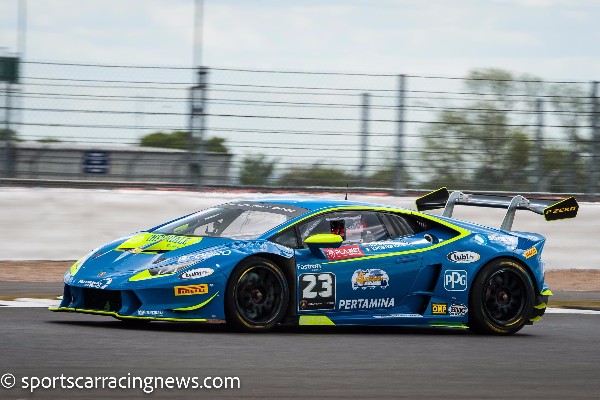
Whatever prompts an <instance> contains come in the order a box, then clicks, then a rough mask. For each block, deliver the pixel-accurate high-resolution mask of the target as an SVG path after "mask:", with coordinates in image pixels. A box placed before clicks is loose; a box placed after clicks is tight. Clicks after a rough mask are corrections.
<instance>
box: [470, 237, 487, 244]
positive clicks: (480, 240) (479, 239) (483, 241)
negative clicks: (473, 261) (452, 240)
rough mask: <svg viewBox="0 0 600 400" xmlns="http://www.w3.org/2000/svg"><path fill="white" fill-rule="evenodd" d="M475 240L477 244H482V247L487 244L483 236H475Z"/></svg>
mask: <svg viewBox="0 0 600 400" xmlns="http://www.w3.org/2000/svg"><path fill="white" fill-rule="evenodd" d="M473 240H474V241H475V242H476V243H477V244H480V245H482V246H483V245H484V244H485V238H484V237H483V236H481V235H475V236H473Z"/></svg>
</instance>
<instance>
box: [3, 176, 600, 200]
mask: <svg viewBox="0 0 600 400" xmlns="http://www.w3.org/2000/svg"><path fill="white" fill-rule="evenodd" d="M0 187H30V188H31V187H44V188H73V189H141V190H174V191H176V190H185V191H195V190H198V189H197V186H196V184H195V183H165V182H126V181H91V180H71V179H69V180H58V179H18V178H0ZM201 191H203V192H212V191H214V192H230V193H236V192H238V193H248V192H256V193H305V194H325V193H327V194H329V193H340V194H345V193H360V194H365V195H369V194H371V195H376V196H395V197H420V196H422V195H424V194H426V193H429V192H430V191H431V190H430V189H404V190H402V191H401V192H400V193H398V192H397V191H395V190H394V189H390V188H370V187H369V188H365V187H348V188H345V187H328V186H304V187H295V186H253V185H206V186H204V187H203V188H202V189H201ZM464 192H465V193H468V194H469V193H470V194H479V195H489V196H516V195H522V196H525V197H527V198H531V199H559V198H565V197H569V196H575V197H576V198H577V200H578V201H583V202H600V193H592V194H589V193H550V192H525V193H521V192H507V191H504V192H501V191H468V190H465V191H464Z"/></svg>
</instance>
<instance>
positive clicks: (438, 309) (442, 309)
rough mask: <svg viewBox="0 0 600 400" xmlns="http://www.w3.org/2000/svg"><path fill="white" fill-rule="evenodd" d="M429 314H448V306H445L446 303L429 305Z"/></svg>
mask: <svg viewBox="0 0 600 400" xmlns="http://www.w3.org/2000/svg"><path fill="white" fill-rule="evenodd" d="M431 313H432V314H433V315H446V314H448V304H446V303H431Z"/></svg>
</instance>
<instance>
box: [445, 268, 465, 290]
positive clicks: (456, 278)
mask: <svg viewBox="0 0 600 400" xmlns="http://www.w3.org/2000/svg"><path fill="white" fill-rule="evenodd" d="M444 289H446V290H447V291H449V292H464V291H465V290H467V271H465V270H455V269H449V270H446V271H444Z"/></svg>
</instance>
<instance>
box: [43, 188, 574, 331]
mask: <svg viewBox="0 0 600 400" xmlns="http://www.w3.org/2000/svg"><path fill="white" fill-rule="evenodd" d="M416 203H417V209H418V210H419V211H411V210H407V209H402V208H396V207H388V206H382V205H376V204H368V203H362V202H351V201H343V200H342V201H339V200H324V199H302V198H294V199H282V198H275V199H259V200H253V201H250V200H243V201H236V202H230V203H227V204H224V205H221V206H218V207H215V208H210V209H207V210H203V211H200V212H196V213H193V214H190V215H187V216H184V217H182V218H179V219H176V220H173V221H170V222H167V223H165V224H163V225H159V226H157V227H155V228H152V229H149V230H147V231H143V232H140V233H136V234H133V235H131V236H128V237H124V238H120V239H117V240H115V241H113V242H111V243H108V244H106V245H104V246H102V247H99V248H97V249H95V250H93V251H92V252H90V253H89V254H88V255H86V256H85V257H83V258H81V259H80V260H78V261H77V262H75V263H74V264H73V266H72V267H71V268H70V269H69V270H68V271H67V272H66V273H65V277H64V283H65V285H64V294H63V299H62V302H61V303H60V305H59V306H58V307H57V308H52V309H51V310H52V311H66V312H78V313H88V314H101V315H109V316H113V317H116V318H118V319H121V320H126V321H127V320H134V321H194V322H206V323H227V324H229V325H230V326H232V327H233V328H234V329H237V330H243V331H264V330H269V329H270V328H272V327H274V326H275V325H277V324H280V323H284V324H299V325H371V326H374V325H379V326H383V325H385V326H392V325H394V326H400V325H401V326H444V327H464V328H469V329H471V330H473V331H475V332H479V333H489V334H512V333H515V332H517V331H518V330H520V329H521V328H522V327H523V326H524V325H527V324H531V323H533V322H536V321H538V320H539V319H540V318H541V317H542V315H543V314H544V311H545V309H546V306H547V303H548V296H549V295H551V294H552V293H551V292H550V289H549V288H548V286H547V285H546V284H545V283H544V263H543V261H542V260H541V254H542V248H543V246H544V243H545V238H544V237H542V236H541V235H538V234H535V233H526V232H514V231H511V228H512V222H513V218H514V215H515V212H516V210H518V209H520V210H530V211H533V212H536V213H538V214H542V215H543V216H544V217H545V218H546V220H549V221H550V220H556V219H563V218H573V217H575V216H576V215H577V210H578V204H577V202H576V200H575V199H574V198H573V197H570V198H568V199H564V200H561V201H540V200H531V201H529V200H527V199H525V198H523V197H522V196H516V197H514V198H512V199H511V198H506V197H497V196H483V195H473V194H470V195H469V194H464V193H461V192H452V193H449V192H448V191H447V190H446V188H442V189H439V190H437V191H434V192H431V193H429V194H427V195H425V196H423V197H421V198H419V199H417V202H416ZM457 204H462V205H473V206H482V207H503V208H506V209H507V213H506V217H505V218H504V221H503V222H502V226H501V228H500V229H496V228H490V227H485V226H482V225H477V224H474V223H470V222H464V221H459V220H455V219H452V212H453V208H454V206H455V205H457ZM436 208H444V211H443V213H442V215H441V216H437V215H433V214H429V213H426V212H424V211H428V210H432V209H436Z"/></svg>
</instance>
